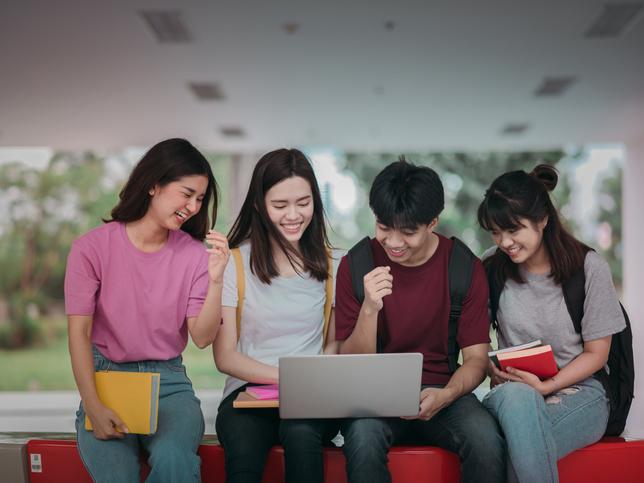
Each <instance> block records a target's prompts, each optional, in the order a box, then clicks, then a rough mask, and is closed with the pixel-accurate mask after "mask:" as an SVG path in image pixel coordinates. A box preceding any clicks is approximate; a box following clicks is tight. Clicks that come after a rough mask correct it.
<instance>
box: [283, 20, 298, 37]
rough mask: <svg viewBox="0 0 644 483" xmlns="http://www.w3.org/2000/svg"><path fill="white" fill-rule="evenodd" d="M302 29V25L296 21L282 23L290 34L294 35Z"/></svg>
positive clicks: (285, 30)
mask: <svg viewBox="0 0 644 483" xmlns="http://www.w3.org/2000/svg"><path fill="white" fill-rule="evenodd" d="M299 29H300V26H299V25H298V24H297V23H295V22H286V23H285V24H283V25H282V30H284V32H286V33H287V34H289V35H293V34H294V33H295V32H297V31H298V30H299Z"/></svg>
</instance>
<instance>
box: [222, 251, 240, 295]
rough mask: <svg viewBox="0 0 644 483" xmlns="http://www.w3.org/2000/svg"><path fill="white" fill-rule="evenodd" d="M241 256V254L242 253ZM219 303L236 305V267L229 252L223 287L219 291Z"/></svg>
mask: <svg viewBox="0 0 644 483" xmlns="http://www.w3.org/2000/svg"><path fill="white" fill-rule="evenodd" d="M242 256H243V255H242ZM221 305H223V306H224V307H237V268H236V266H235V258H234V257H233V255H232V254H231V255H230V257H229V258H228V263H227V264H226V269H225V270H224V288H223V290H222V293H221Z"/></svg>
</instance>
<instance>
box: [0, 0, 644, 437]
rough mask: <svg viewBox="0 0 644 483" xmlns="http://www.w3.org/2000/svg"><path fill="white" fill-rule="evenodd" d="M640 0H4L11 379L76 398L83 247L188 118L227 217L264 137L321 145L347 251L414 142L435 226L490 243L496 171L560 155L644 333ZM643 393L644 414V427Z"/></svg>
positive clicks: (2, 89)
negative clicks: (72, 338)
mask: <svg viewBox="0 0 644 483" xmlns="http://www.w3.org/2000/svg"><path fill="white" fill-rule="evenodd" d="M643 14H644V4H643V3H641V2H633V3H623V2H621V3H610V2H608V3H607V2H601V1H593V0H569V1H564V2H560V1H559V2H556V1H553V0H548V1H543V2H525V1H516V0H515V1H510V0H508V1H498V0H497V1H486V2H480V1H478V2H477V1H473V0H469V1H466V0H454V1H399V2H385V1H380V0H375V1H369V2H367V1H355V2H339V1H336V0H330V1H327V2H323V3H320V2H312V1H277V2H261V1H258V0H248V1H237V2H228V1H214V2H213V1H211V2H206V1H197V0H188V1H177V0H157V1H153V0H147V1H142V0H128V1H125V0H117V1H111V2H96V1H86V0H85V1H80V0H79V1H73V0H61V1H57V2H46V1H36V0H24V1H11V0H5V1H3V2H2V3H1V4H0V59H1V60H2V61H1V62H0V210H2V212H3V213H4V216H3V217H0V367H2V368H3V369H4V370H3V373H2V376H1V377H0V391H7V392H5V396H6V398H9V397H11V398H15V397H18V396H17V394H19V392H21V391H27V393H26V395H27V397H29V396H30V397H31V398H32V400H35V399H36V398H37V397H39V396H42V395H45V398H46V397H47V396H46V395H47V394H50V395H53V394H61V393H60V391H70V394H75V393H74V389H75V385H74V381H73V377H72V374H71V368H70V363H69V357H68V354H67V347H66V319H65V315H64V301H63V290H62V288H63V279H64V270H65V262H66V257H67V253H68V251H69V247H70V244H71V242H72V240H73V239H74V238H76V237H77V236H79V235H80V234H82V233H84V232H85V231H87V230H88V229H90V228H92V227H94V226H96V225H98V224H100V223H101V217H105V216H107V215H108V213H109V211H110V209H111V208H112V207H113V206H114V204H115V202H116V199H117V196H118V192H119V190H120V188H121V186H122V185H123V182H124V180H125V179H126V177H127V175H128V174H129V171H130V169H131V168H132V166H133V165H134V164H135V163H136V162H137V161H138V160H139V159H140V157H141V156H142V155H143V153H144V152H145V151H146V150H147V148H149V147H150V146H151V145H153V144H155V143H156V142H158V141H160V140H162V139H165V138H168V137H177V136H178V137H185V138H187V139H189V140H190V141H191V142H193V143H194V144H195V145H197V146H198V147H199V148H200V149H202V151H203V152H204V154H206V155H207V157H208V159H209V160H210V161H211V164H212V167H213V170H214V173H215V177H216V179H217V181H218V183H219V186H220V188H221V199H220V209H219V212H218V216H217V225H216V227H217V229H218V230H220V231H223V232H227V231H228V229H229V228H230V225H231V222H232V220H234V217H235V216H236V214H237V211H238V209H239V207H240V205H241V202H242V200H243V198H244V197H245V194H246V190H247V188H248V181H249V178H250V173H251V171H252V169H253V166H254V164H255V162H256V161H257V160H258V159H259V157H260V156H261V155H262V154H263V153H265V152H266V151H269V150H273V149H276V148H279V147H298V148H300V149H302V150H303V151H305V152H306V153H307V154H308V155H309V157H310V158H311V160H312V161H313V164H314V167H315V170H316V174H317V177H318V181H319V183H320V187H321V189H322V192H323V197H324V203H325V210H326V213H327V216H328V219H329V224H330V227H331V229H332V230H331V239H332V241H333V243H334V244H335V245H336V246H338V247H340V248H345V249H347V248H349V247H351V245H352V244H353V243H354V242H355V241H356V240H358V239H359V238H361V237H363V236H364V235H365V234H372V233H373V225H374V220H373V216H372V214H371V212H370V210H369V207H368V204H367V193H368V189H369V186H370V184H371V182H372V180H373V178H374V177H375V175H376V174H377V172H378V171H380V169H382V168H383V167H384V166H385V165H387V164H389V163H390V162H392V161H395V160H396V159H397V158H398V156H399V155H400V154H405V155H406V156H407V158H408V159H409V160H411V161H413V162H415V163H417V164H424V165H428V166H431V167H432V168H433V169H435V170H436V171H437V172H438V173H439V175H440V176H441V178H442V180H443V183H444V186H445V191H446V209H445V211H444V213H443V215H442V216H441V221H440V226H439V230H440V231H441V232H442V233H443V234H445V235H457V236H459V237H461V238H462V239H463V240H464V241H466V242H467V243H468V244H469V245H470V247H471V248H472V249H473V250H474V251H475V252H476V253H478V254H481V253H482V252H483V251H484V250H485V249H486V248H487V247H489V246H490V245H491V240H490V237H489V235H488V234H486V233H484V232H482V231H481V230H480V229H479V228H478V226H477V224H476V218H475V212H476V207H477V206H478V204H479V202H480V200H481V199H482V196H483V193H484V191H485V189H486V188H487V186H489V184H490V183H491V181H492V180H493V179H494V178H495V177H496V176H498V175H499V174H501V173H503V172H505V171H507V170H512V169H525V170H528V171H529V170H531V169H532V168H533V167H534V166H535V165H536V164H539V163H550V164H553V165H555V166H556V167H557V168H558V169H559V171H560V176H561V178H560V184H559V185H558V187H557V189H556V190H555V192H554V197H555V199H556V202H557V206H558V207H559V208H560V210H561V212H562V214H563V216H564V218H565V219H566V221H567V223H568V226H569V227H570V228H571V229H572V231H573V232H574V233H575V234H576V235H577V236H578V237H579V238H581V239H582V240H583V241H585V242H586V243H588V244H589V245H591V246H593V247H594V248H596V249H597V250H598V251H599V252H600V253H601V254H602V255H603V256H604V257H605V258H606V259H607V260H608V261H609V263H610V265H611V268H612V271H613V277H614V281H615V284H616V286H617V288H618V291H619V292H620V294H621V295H623V298H624V300H625V302H626V306H627V308H628V310H629V312H630V314H631V319H633V320H634V332H635V335H636V339H635V344H636V347H637V344H638V340H639V339H638V337H637V336H638V335H639V334H640V333H644V325H643V324H644V322H642V321H643V320H644V306H643V305H642V304H643V302H641V301H639V300H638V296H637V295H636V294H637V292H638V291H639V289H638V287H640V286H641V285H642V284H644V275H642V274H641V272H642V269H643V268H644V256H643V255H642V254H641V253H640V252H641V249H640V248H639V247H641V246H642V244H643V243H644V228H643V227H642V223H641V221H640V220H641V214H640V213H639V211H640V209H641V208H640V207H641V206H642V205H643V204H644V192H643V190H642V189H641V186H642V182H643V181H644V83H643V82H642V79H643V78H644V55H642V52H644V22H643V21H641V17H642V16H643ZM636 352H637V351H636ZM637 357H638V356H637V354H636V358H637ZM185 361H186V365H187V367H188V373H189V375H190V377H191V378H192V380H193V382H194V384H195V387H196V388H197V389H199V390H201V391H214V393H215V394H217V391H218V390H220V389H221V387H222V386H223V376H222V375H220V374H219V373H217V371H216V369H215V367H214V364H213V361H212V354H211V351H210V349H206V350H203V351H200V350H198V349H196V348H195V347H194V346H193V345H192V344H191V343H190V344H189V347H188V349H187V351H186V353H185ZM636 361H637V364H638V367H641V368H642V369H643V370H644V361H639V359H636ZM48 391H56V392H48ZM636 391H639V392H638V394H641V388H640V384H639V381H638V385H637V388H636ZM204 394H205V392H204ZM642 396H643V397H642V398H640V399H644V394H643V395H642ZM6 398H5V400H7V399H6ZM15 400H16V401H17V400H18V399H15ZM51 400H53V399H50V401H51ZM44 404H45V406H46V404H48V403H44ZM639 404H640V405H639V406H638V401H637V399H636V404H635V408H634V412H637V414H638V415H637V416H635V417H633V416H632V417H631V420H629V431H631V433H632V434H636V435H640V437H644V410H639V411H638V409H637V408H638V407H639V408H642V409H644V404H642V403H639ZM7 411H8V412H7ZM7 414H9V415H11V414H13V415H16V414H19V412H18V413H16V410H15V409H14V410H13V413H12V412H11V410H9V409H7V410H5V413H4V415H5V416H6V415H7ZM2 417H3V406H2V394H0V422H1V421H2ZM637 418H640V419H637ZM2 429H3V428H2V424H0V430H2Z"/></svg>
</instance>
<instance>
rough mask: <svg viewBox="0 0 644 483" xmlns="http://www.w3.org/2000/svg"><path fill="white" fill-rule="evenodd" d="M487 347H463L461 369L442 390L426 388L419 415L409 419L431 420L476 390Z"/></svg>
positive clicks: (483, 374) (423, 391)
mask: <svg viewBox="0 0 644 483" xmlns="http://www.w3.org/2000/svg"><path fill="white" fill-rule="evenodd" d="M488 346H489V344H487V343H485V344H475V345H471V346H469V347H464V348H463V349H462V352H463V364H462V365H461V367H459V368H458V369H457V370H456V372H455V373H454V374H453V375H452V378H451V379H450V380H449V382H448V383H447V385H446V386H445V387H444V388H434V387H428V388H425V389H423V390H422V391H421V393H420V410H419V413H418V415H417V416H415V417H414V418H410V419H416V418H418V419H423V420H428V419H431V418H432V417H433V416H434V415H435V414H436V413H438V412H439V411H440V410H441V409H443V408H445V407H447V406H449V405H450V404H452V403H453V402H454V401H456V400H457V399H458V398H459V397H461V396H464V395H465V394H468V393H470V392H472V391H473V390H474V389H476V388H477V387H478V385H479V384H481V382H482V381H483V379H485V370H486V368H487V363H488V357H487V350H488Z"/></svg>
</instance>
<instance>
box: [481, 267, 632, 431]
mask: <svg viewBox="0 0 644 483" xmlns="http://www.w3.org/2000/svg"><path fill="white" fill-rule="evenodd" d="M487 279H488V283H489V285H490V309H491V313H492V317H491V319H492V325H493V326H494V328H495V329H498V323H497V321H496V313H497V310H498V308H499V299H500V297H501V291H502V290H503V287H499V286H498V285H499V284H498V282H497V281H496V277H494V274H493V273H492V271H491V270H490V267H489V266H488V267H487ZM585 287H586V273H585V271H584V267H582V268H581V270H579V271H577V273H575V274H574V275H573V276H572V277H570V278H569V279H568V280H566V281H565V282H564V283H563V284H562V286H561V289H562V291H563V295H564V300H565V301H566V307H567V308H568V313H569V314H570V318H571V319H572V323H573V325H574V327H575V331H576V332H577V333H578V334H581V319H582V318H583V316H584V300H585V298H586V288H585ZM619 305H620V307H621V308H622V313H623V314H624V319H625V320H626V328H625V329H624V330H622V331H621V332H618V333H617V334H613V337H612V339H611V344H610V352H609V353H608V372H606V370H605V369H601V370H599V371H597V372H596V373H595V377H597V379H599V380H600V381H601V383H602V384H603V386H604V389H605V390H606V396H607V397H608V399H609V400H610V415H609V416H608V425H607V426H606V432H605V433H604V434H605V436H619V435H620V434H622V432H623V431H624V426H626V418H627V417H628V412H629V410H630V409H631V403H632V401H633V397H634V393H633V388H634V385H635V363H634V361H633V332H632V331H631V321H630V320H629V318H628V314H627V313H626V310H625V309H624V306H623V305H622V304H621V302H620V304H619Z"/></svg>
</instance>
